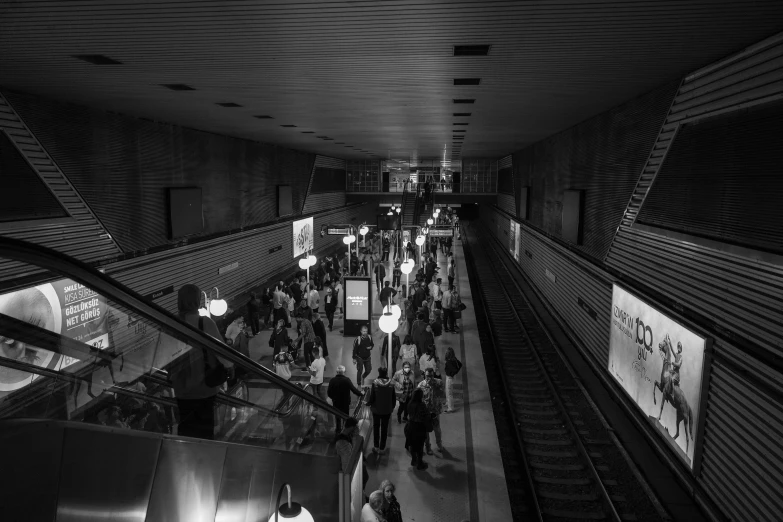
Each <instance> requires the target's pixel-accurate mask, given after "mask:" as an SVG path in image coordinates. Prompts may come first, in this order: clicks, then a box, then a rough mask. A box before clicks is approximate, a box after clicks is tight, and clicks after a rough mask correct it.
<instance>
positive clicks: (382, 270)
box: [373, 263, 386, 299]
mask: <svg viewBox="0 0 783 522" xmlns="http://www.w3.org/2000/svg"><path fill="white" fill-rule="evenodd" d="M373 272H375V289H376V291H377V292H378V295H379V299H380V293H381V288H383V280H384V279H386V267H385V266H383V264H382V263H378V264H377V265H375V268H373Z"/></svg>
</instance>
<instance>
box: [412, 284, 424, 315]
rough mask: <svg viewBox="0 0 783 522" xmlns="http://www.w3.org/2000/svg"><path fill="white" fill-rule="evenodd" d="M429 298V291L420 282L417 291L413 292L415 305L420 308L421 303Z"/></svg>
mask: <svg viewBox="0 0 783 522" xmlns="http://www.w3.org/2000/svg"><path fill="white" fill-rule="evenodd" d="M426 299H427V291H426V290H425V289H424V284H420V285H419V286H418V287H417V288H416V293H415V294H413V306H414V307H415V308H416V310H418V309H419V308H420V307H421V303H423V302H424V301H425V300H426Z"/></svg>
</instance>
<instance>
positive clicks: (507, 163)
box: [498, 154, 514, 170]
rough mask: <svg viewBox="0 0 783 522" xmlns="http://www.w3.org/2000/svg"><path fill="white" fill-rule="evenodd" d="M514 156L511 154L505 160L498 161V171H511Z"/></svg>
mask: <svg viewBox="0 0 783 522" xmlns="http://www.w3.org/2000/svg"><path fill="white" fill-rule="evenodd" d="M513 157H514V156H513V155H512V154H509V155H508V156H505V157H503V158H500V159H499V160H498V170H500V169H510V168H511V160H512V158H513Z"/></svg>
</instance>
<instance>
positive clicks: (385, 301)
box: [378, 265, 397, 309]
mask: <svg viewBox="0 0 783 522" xmlns="http://www.w3.org/2000/svg"><path fill="white" fill-rule="evenodd" d="M378 266H382V265H378ZM395 295H397V290H395V289H394V288H392V286H391V282H390V281H386V282H384V286H383V289H382V290H381V292H380V294H378V299H379V300H380V301H381V305H383V308H384V309H385V308H386V307H387V306H389V304H392V300H393V299H394V296H395Z"/></svg>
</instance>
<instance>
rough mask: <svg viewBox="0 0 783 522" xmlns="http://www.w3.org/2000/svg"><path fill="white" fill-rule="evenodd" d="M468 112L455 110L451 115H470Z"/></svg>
mask: <svg viewBox="0 0 783 522" xmlns="http://www.w3.org/2000/svg"><path fill="white" fill-rule="evenodd" d="M470 115H471V113H470V112H455V113H454V114H452V116H470Z"/></svg>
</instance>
